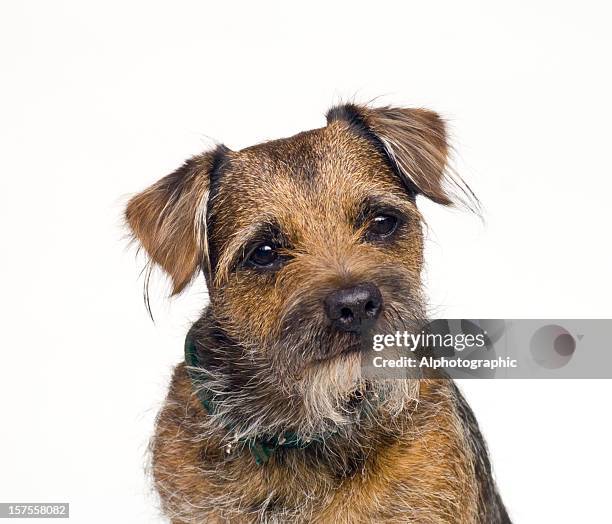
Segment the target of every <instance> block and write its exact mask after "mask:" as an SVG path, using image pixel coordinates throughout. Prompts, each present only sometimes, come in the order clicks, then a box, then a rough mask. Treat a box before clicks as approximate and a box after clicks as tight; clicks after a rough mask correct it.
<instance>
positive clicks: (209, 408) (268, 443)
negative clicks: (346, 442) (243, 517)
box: [185, 333, 322, 466]
mask: <svg viewBox="0 0 612 524" xmlns="http://www.w3.org/2000/svg"><path fill="white" fill-rule="evenodd" d="M185 363H186V364H187V374H188V375H189V378H190V379H191V384H192V386H193V388H194V390H195V392H196V394H197V396H198V399H199V400H200V403H201V404H202V407H203V408H204V410H205V411H206V412H207V413H208V414H209V415H214V414H215V413H216V412H217V407H216V401H215V398H214V397H215V396H214V393H212V392H211V391H210V390H209V389H207V388H206V387H204V385H203V381H202V377H201V376H199V374H198V373H197V372H196V371H195V369H197V368H199V369H201V366H200V361H199V358H198V351H197V348H196V345H195V341H194V339H193V337H192V336H191V333H188V334H187V337H186V338H185ZM230 429H231V428H230ZM320 440H322V439H316V438H315V439H310V440H305V439H302V438H300V437H299V436H298V435H297V434H296V433H294V432H292V431H286V432H285V433H282V434H281V435H262V436H259V437H257V438H242V439H239V440H238V442H242V443H244V444H246V446H247V447H248V448H249V451H250V452H251V455H253V458H254V459H255V462H256V463H257V465H259V466H261V465H262V464H265V463H266V462H267V461H268V459H269V458H270V457H271V456H272V455H273V453H274V452H275V451H276V450H277V449H278V448H288V449H296V448H302V449H303V448H306V447H308V446H310V445H311V444H312V443H314V442H317V441H320ZM226 450H227V452H228V453H229V452H230V451H231V444H228V446H227V447H226Z"/></svg>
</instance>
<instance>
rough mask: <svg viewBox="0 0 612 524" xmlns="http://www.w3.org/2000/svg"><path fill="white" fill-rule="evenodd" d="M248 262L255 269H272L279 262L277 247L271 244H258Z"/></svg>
mask: <svg viewBox="0 0 612 524" xmlns="http://www.w3.org/2000/svg"><path fill="white" fill-rule="evenodd" d="M247 260H248V262H249V264H251V265H252V266H254V267H271V266H273V265H274V263H275V262H277V260H278V251H277V246H275V245H274V244H272V243H269V242H264V243H262V244H258V245H257V246H255V247H254V248H253V250H252V251H251V253H250V254H249V256H248V259H247Z"/></svg>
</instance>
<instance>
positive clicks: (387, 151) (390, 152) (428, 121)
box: [327, 104, 473, 205]
mask: <svg viewBox="0 0 612 524" xmlns="http://www.w3.org/2000/svg"><path fill="white" fill-rule="evenodd" d="M335 120H342V121H345V122H346V123H348V125H349V126H350V127H351V128H352V129H353V130H354V131H355V132H357V133H359V134H360V135H362V136H364V137H365V138H367V139H368V140H370V142H372V143H373V144H374V145H375V146H376V147H377V149H378V150H379V151H380V152H381V154H383V156H385V158H386V160H387V161H388V162H389V164H390V165H391V167H392V168H393V170H394V171H395V172H396V173H397V175H398V176H399V177H400V179H401V181H402V182H403V183H404V185H405V186H406V189H407V190H408V191H409V192H410V193H414V194H416V193H421V194H423V195H425V196H426V197H428V198H430V199H431V200H433V201H434V202H437V203H439V204H444V205H450V204H452V203H453V195H452V193H453V189H460V192H462V193H463V194H464V195H468V198H472V197H473V194H472V192H471V191H470V190H469V188H468V187H467V186H466V185H465V184H464V183H463V181H461V179H460V178H458V177H453V176H452V174H451V173H449V172H448V171H447V157H448V144H447V139H446V126H445V123H444V121H443V120H442V118H440V116H439V115H438V114H437V113H434V112H433V111H429V110H427V109H407V108H400V107H380V108H370V107H366V106H358V105H354V104H346V105H342V106H337V107H334V108H332V109H330V110H329V112H328V113H327V121H328V123H330V122H332V121H335ZM453 186H454V187H453ZM470 195H471V196H470Z"/></svg>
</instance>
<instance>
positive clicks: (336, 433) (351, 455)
mask: <svg viewBox="0 0 612 524" xmlns="http://www.w3.org/2000/svg"><path fill="white" fill-rule="evenodd" d="M243 354H244V348H242V347H241V346H240V345H239V344H237V343H236V342H235V341H232V340H231V339H229V337H227V335H226V334H225V333H224V332H223V331H222V330H220V329H219V327H218V326H217V325H216V324H215V323H214V321H212V319H211V317H210V316H209V315H206V314H205V315H204V316H203V317H202V319H201V320H200V321H198V322H197V323H196V324H195V325H194V326H193V328H192V329H191V330H190V332H189V335H188V336H187V338H186V343H185V360H186V365H187V371H188V374H189V377H190V380H191V383H192V388H193V392H194V394H195V395H196V396H197V397H198V399H199V402H200V404H201V406H202V407H203V410H204V412H205V415H206V419H205V422H204V423H203V424H202V431H203V433H205V434H204V435H203V437H212V438H214V439H215V440H217V441H218V442H219V443H220V445H221V446H222V447H224V449H225V450H226V452H227V453H233V452H235V451H237V450H238V449H248V451H249V452H250V454H251V455H252V458H253V460H255V461H256V462H257V463H258V464H263V463H265V462H267V460H268V459H269V458H270V456H271V455H273V454H274V455H275V456H276V457H277V460H283V457H284V458H285V459H287V458H289V457H291V456H296V455H298V456H303V457H309V456H310V457H313V456H314V457H317V458H318V460H326V461H328V462H330V461H331V462H333V464H334V466H335V469H338V470H340V471H343V472H345V471H350V470H352V469H354V468H355V467H357V465H358V464H359V463H360V460H361V458H364V456H365V453H366V451H365V450H367V449H369V445H368V441H369V440H371V439H372V437H374V436H375V437H376V438H377V439H384V438H385V436H386V435H389V436H390V435H397V432H398V430H399V431H400V432H401V431H402V429H403V428H402V427H400V426H401V425H402V424H403V421H404V420H405V417H399V416H397V415H399V414H400V413H399V412H400V410H401V409H400V408H397V407H394V408H393V410H392V411H394V412H395V415H392V414H391V413H390V412H389V411H390V410H389V409H388V406H387V409H385V406H384V405H383V401H382V400H381V397H380V395H379V394H378V391H376V390H375V389H374V388H372V389H369V390H368V389H366V390H359V391H356V392H355V394H353V395H352V396H351V398H350V399H348V400H347V403H346V405H345V406H343V410H344V411H345V414H346V416H345V417H344V419H343V420H342V422H338V421H334V420H332V419H327V420H326V419H321V420H317V421H316V423H315V424H313V423H310V424H304V420H305V419H306V415H305V414H304V412H305V407H304V405H303V402H302V399H301V398H300V397H299V396H296V397H287V396H284V395H282V394H281V393H279V392H278V391H270V390H266V389H265V388H263V387H262V386H261V384H259V386H260V387H258V383H257V379H256V377H261V376H262V373H261V371H262V370H257V369H255V370H254V369H253V366H257V364H258V363H256V362H255V363H254V362H252V361H247V362H245V360H248V359H245V358H244V356H243ZM268 375H269V373H268ZM397 384H398V382H395V384H393V387H394V388H396V389H397ZM268 386H269V384H268ZM410 386H411V387H407V388H406V391H405V393H406V395H405V398H402V404H401V406H402V407H403V408H404V409H413V408H414V407H415V406H416V400H417V397H418V384H411V385H410ZM401 394H402V395H403V394H404V391H402V392H401ZM404 401H405V404H404V403H403V402H404Z"/></svg>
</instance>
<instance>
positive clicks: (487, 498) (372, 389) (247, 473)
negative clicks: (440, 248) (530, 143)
mask: <svg viewBox="0 0 612 524" xmlns="http://www.w3.org/2000/svg"><path fill="white" fill-rule="evenodd" d="M446 157H447V144H446V138H445V131H444V124H443V122H442V120H441V119H440V118H439V117H438V116H437V115H436V114H435V113H432V112H429V111H425V110H412V109H399V108H388V107H387V108H379V109H373V108H368V107H362V106H354V105H347V106H341V107H338V108H335V109H333V110H331V111H330V112H329V113H328V125H327V126H326V127H324V128H321V129H316V130H312V131H307V132H304V133H300V134H298V135H296V136H294V137H291V138H288V139H282V140H276V141H272V142H267V143H264V144H260V145H257V146H254V147H250V148H247V149H244V150H241V151H238V152H233V151H230V150H228V149H226V148H222V147H220V148H217V150H216V151H214V152H211V153H205V154H203V155H201V156H199V157H195V158H194V159H192V160H190V161H189V162H188V163H187V164H185V165H184V166H183V167H182V168H181V169H179V170H178V171H177V172H175V173H173V174H172V175H169V176H168V177H166V178H165V179H162V180H161V181H160V182H158V183H157V184H155V185H154V186H152V187H151V188H150V189H148V190H146V191H145V192H143V193H141V194H140V195H138V196H136V197H135V198H134V199H133V200H132V201H130V203H129V205H128V209H127V212H126V216H127V220H128V222H129V224H130V226H131V228H132V230H133V232H134V235H135V236H136V237H137V238H138V240H139V241H140V242H141V243H142V245H143V246H144V248H145V249H146V250H147V252H148V253H149V255H150V257H151V259H152V261H153V262H154V263H156V264H159V265H160V266H161V267H163V268H164V269H165V270H166V272H167V273H168V274H169V275H170V276H171V278H172V280H173V285H174V291H175V292H180V291H181V290H182V289H183V288H184V287H185V286H186V285H187V284H188V283H189V281H190V280H191V279H192V277H193V276H194V274H195V273H196V271H197V270H198V268H202V270H203V271H204V273H205V275H206V279H207V283H208V287H209V295H210V305H209V306H208V307H207V309H206V310H205V311H204V313H203V315H202V318H201V319H200V320H199V321H198V322H197V323H196V324H195V325H194V327H193V328H192V331H191V333H192V335H193V337H194V340H195V343H196V348H197V354H198V358H199V361H200V363H201V366H199V367H198V368H196V369H192V372H193V373H198V374H199V376H200V378H201V379H202V383H203V384H204V385H205V387H206V388H207V389H208V390H209V391H212V392H214V395H215V404H216V405H217V406H218V408H217V409H216V410H215V411H214V412H213V413H207V412H206V411H205V410H204V408H203V407H202V405H201V404H200V401H199V400H198V398H197V395H196V392H195V391H194V386H193V384H192V382H191V380H190V378H189V376H188V373H187V370H186V367H185V365H184V364H180V365H178V366H177V368H176V370H175V374H174V378H173V380H172V383H171V386H170V391H169V393H168V398H167V401H166V404H165V406H164V408H163V409H162V411H161V413H160V415H159V417H158V421H157V431H156V434H155V437H154V439H153V441H152V452H153V474H154V478H155V485H156V487H157V490H158V492H159V494H160V497H161V501H162V506H163V509H164V512H165V513H166V514H167V515H168V517H169V518H170V519H171V520H172V521H173V522H175V523H196V522H197V523H199V522H279V523H280V522H346V523H349V522H350V523H352V522H414V523H424V524H427V523H483V524H485V523H487V524H488V523H501V522H509V520H508V518H507V515H506V513H505V510H504V509H503V505H502V504H501V501H500V499H499V496H498V495H497V492H496V490H495V486H494V484H493V481H492V478H491V472H490V466H489V462H488V458H487V454H486V450H485V448H484V444H483V441H482V437H481V436H480V433H479V431H478V428H477V425H476V423H475V421H474V419H473V416H472V414H471V411H470V410H469V408H468V407H467V405H466V404H465V402H464V401H463V399H462V397H461V395H460V394H459V392H458V391H457V389H456V387H455V386H454V384H453V383H452V381H450V380H440V379H434V378H424V379H421V380H416V379H407V380H397V379H388V380H372V379H367V378H365V377H363V376H362V374H361V367H360V360H359V354H358V352H357V351H350V352H347V351H346V350H347V348H349V349H350V348H353V349H356V348H358V347H359V344H360V339H359V337H358V336H357V335H355V334H354V333H346V332H339V331H337V330H336V329H334V327H333V326H332V325H330V323H329V321H328V319H327V318H326V316H325V313H324V310H323V307H322V303H323V301H324V300H325V297H326V296H328V295H329V294H330V293H332V292H333V291H334V290H337V289H343V288H348V287H350V286H354V285H357V284H360V283H363V282H368V283H372V284H373V285H375V286H376V287H377V289H379V290H380V293H381V294H382V297H383V298H384V308H383V311H382V313H381V316H380V318H379V319H378V324H377V329H378V330H379V331H381V332H392V331H396V330H403V329H410V328H415V327H417V326H419V325H420V322H422V321H423V320H424V319H425V307H424V300H423V295H422V291H421V284H420V273H421V268H422V264H423V260H422V252H423V238H422V233H421V217H420V214H419V211H418V209H417V207H416V200H415V196H416V195H417V194H423V195H425V196H427V197H428V198H430V199H432V200H434V201H436V202H439V203H442V204H450V203H451V199H452V197H453V188H455V189H457V188H459V189H461V188H463V193H464V195H470V192H469V190H467V189H465V186H462V185H461V183H460V181H459V180H458V179H455V180H454V181H453V180H452V179H449V178H448V172H447V170H446ZM449 180H450V182H449ZM381 210H393V213H396V214H397V215H398V216H400V217H401V219H400V222H399V226H398V229H397V232H396V233H394V235H393V238H391V239H388V240H385V241H368V240H367V238H368V237H367V231H368V227H369V224H370V221H371V220H372V217H373V215H374V214H376V213H377V212H381ZM264 239H265V240H268V239H273V240H274V241H275V242H276V243H277V244H278V245H279V246H280V253H281V255H282V257H283V261H284V262H283V264H282V266H280V267H278V268H277V269H276V270H274V271H270V270H265V271H263V270H261V269H256V268H253V267H251V266H249V265H248V264H247V263H245V259H247V258H248V254H249V252H250V249H251V247H252V246H253V245H256V244H257V242H258V241H262V240H264ZM286 431H291V432H294V433H296V434H298V435H300V437H301V438H303V439H305V440H309V439H314V440H313V442H312V444H310V445H309V446H307V447H305V448H301V449H285V448H278V449H277V450H276V452H275V453H274V454H273V456H272V457H271V459H270V461H269V462H267V463H266V464H264V465H262V466H258V465H256V463H255V461H254V460H253V457H252V456H251V454H250V452H249V450H248V449H247V448H246V446H245V445H244V443H243V442H244V441H245V440H248V439H255V438H257V437H258V436H261V435H280V434H282V433H283V432H286ZM228 443H231V444H233V446H232V449H231V453H229V454H226V453H225V451H224V450H225V449H226V446H227V444H228Z"/></svg>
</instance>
